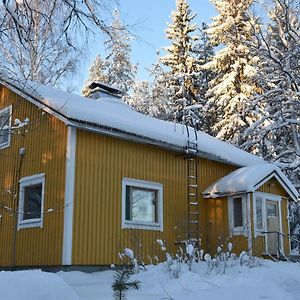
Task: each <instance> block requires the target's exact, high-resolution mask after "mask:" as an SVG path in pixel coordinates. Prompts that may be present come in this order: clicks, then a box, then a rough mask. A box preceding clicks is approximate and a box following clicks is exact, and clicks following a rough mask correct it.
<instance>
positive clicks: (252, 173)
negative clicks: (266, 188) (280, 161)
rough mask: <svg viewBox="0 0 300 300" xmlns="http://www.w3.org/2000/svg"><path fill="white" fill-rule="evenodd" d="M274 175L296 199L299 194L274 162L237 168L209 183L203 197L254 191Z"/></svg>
mask: <svg viewBox="0 0 300 300" xmlns="http://www.w3.org/2000/svg"><path fill="white" fill-rule="evenodd" d="M272 177H275V178H276V179H277V180H278V181H279V182H280V184H281V185H282V187H283V188H284V189H285V190H286V192H287V193H288V194H289V195H290V197H291V198H292V199H294V200H297V198H298V197H299V194H298V192H297V190H296V189H295V187H294V186H293V184H292V183H291V182H290V181H289V179H288V178H287V177H286V176H285V175H284V174H283V173H282V172H281V170H280V169H279V168H278V167H277V166H276V165H274V164H259V165H255V166H248V167H243V168H240V169H237V170H235V171H233V172H232V173H230V174H229V175H226V176H225V177H223V178H221V179H219V180H218V181H216V182H215V183H213V184H211V185H210V186H209V187H208V188H207V189H206V190H205V191H204V192H203V196H204V197H205V198H217V197H222V196H228V195H236V194H242V193H248V192H254V191H256V190H257V189H258V188H259V187H260V186H262V185H263V184H264V183H265V182H267V181H268V180H269V179H271V178H272Z"/></svg>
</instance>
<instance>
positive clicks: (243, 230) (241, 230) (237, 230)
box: [228, 194, 247, 236]
mask: <svg viewBox="0 0 300 300" xmlns="http://www.w3.org/2000/svg"><path fill="white" fill-rule="evenodd" d="M235 198H242V220H243V226H238V227H234V211H233V199H235ZM246 201H247V199H246V194H240V195H234V196H229V197H228V219H229V233H230V235H231V236H233V235H244V236H247V214H246V210H247V203H246Z"/></svg>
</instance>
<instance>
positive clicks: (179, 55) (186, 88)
mask: <svg viewBox="0 0 300 300" xmlns="http://www.w3.org/2000/svg"><path fill="white" fill-rule="evenodd" d="M195 16H196V14H192V12H191V9H190V7H189V4H188V3H187V1H186V0H176V10H175V11H173V12H172V16H171V18H172V23H171V24H169V26H168V28H167V30H166V36H167V38H168V39H169V40H170V41H171V43H172V44H171V46H169V47H165V48H164V50H166V51H167V55H165V56H163V57H161V59H160V61H161V63H162V64H163V65H164V66H166V67H167V69H168V71H167V73H166V87H167V88H168V89H169V90H170V91H171V97H170V101H171V102H172V107H173V110H174V116H175V120H176V121H178V122H183V121H184V118H185V115H186V113H187V111H188V109H187V108H188V107H191V106H192V105H194V104H196V103H197V97H196V95H197V93H198V91H197V87H196V85H195V77H196V72H197V70H198V65H197V62H196V59H195V57H194V55H193V48H194V46H193V45H194V41H196V40H197V37H196V36H195V35H193V33H194V32H195V30H196V25H195V24H192V21H193V19H194V18H195ZM195 121H196V120H195Z"/></svg>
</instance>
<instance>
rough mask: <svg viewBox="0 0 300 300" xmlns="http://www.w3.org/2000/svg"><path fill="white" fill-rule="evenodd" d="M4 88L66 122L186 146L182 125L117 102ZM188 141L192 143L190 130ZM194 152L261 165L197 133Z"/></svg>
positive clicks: (36, 88)
mask: <svg viewBox="0 0 300 300" xmlns="http://www.w3.org/2000/svg"><path fill="white" fill-rule="evenodd" d="M0 82H2V83H3V84H4V85H5V84H6V85H8V86H9V87H10V88H12V87H13V88H15V90H16V89H17V91H16V92H19V93H20V92H21V93H23V94H24V93H25V94H27V96H29V100H30V98H31V97H34V98H35V99H38V101H39V102H40V103H42V104H43V105H46V106H48V107H49V108H51V109H52V110H54V111H56V115H60V116H62V117H65V118H66V119H68V120H69V121H72V122H73V124H76V123H74V121H75V122H79V123H85V124H89V125H90V124H93V125H98V126H100V127H101V126H104V127H106V128H110V129H111V130H116V131H118V130H119V131H122V132H123V133H124V132H125V133H128V134H131V135H132V134H134V135H136V136H138V137H140V138H142V139H145V142H147V139H151V140H155V141H158V142H161V143H166V144H168V145H174V146H176V147H180V148H182V149H183V148H184V147H186V145H187V140H188V138H187V132H186V129H185V127H184V126H183V125H181V124H175V123H172V122H167V121H162V120H159V119H156V118H153V117H150V116H146V115H143V114H141V113H138V112H136V111H135V110H133V109H132V108H131V107H129V106H128V105H127V104H125V103H124V102H123V101H122V100H121V99H120V98H117V97H113V96H108V95H107V96H105V97H103V98H102V99H101V100H95V99H90V98H85V97H81V96H78V95H74V94H71V93H68V92H64V91H61V90H58V89H55V88H51V87H47V86H45V85H42V84H40V83H36V82H31V81H26V84H22V85H20V83H19V82H18V83H17V84H16V82H13V83H12V82H10V81H6V80H0ZM190 136H191V139H195V137H194V132H193V130H192V129H191V128H190ZM197 142H198V149H199V152H200V154H199V155H201V156H203V157H207V158H210V159H212V160H217V161H218V160H219V161H223V162H226V163H230V164H233V165H237V166H249V165H255V164H262V163H264V160H263V159H262V158H259V157H257V156H255V155H252V154H249V153H247V152H245V151H242V150H240V149H238V148H236V147H234V146H232V145H230V144H228V143H226V142H222V141H220V140H218V139H216V138H214V137H212V136H210V135H208V134H205V133H203V132H200V131H198V139H197Z"/></svg>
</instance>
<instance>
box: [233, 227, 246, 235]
mask: <svg viewBox="0 0 300 300" xmlns="http://www.w3.org/2000/svg"><path fill="white" fill-rule="evenodd" d="M231 234H232V235H243V236H247V233H246V230H245V228H243V227H234V228H232V229H231Z"/></svg>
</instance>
